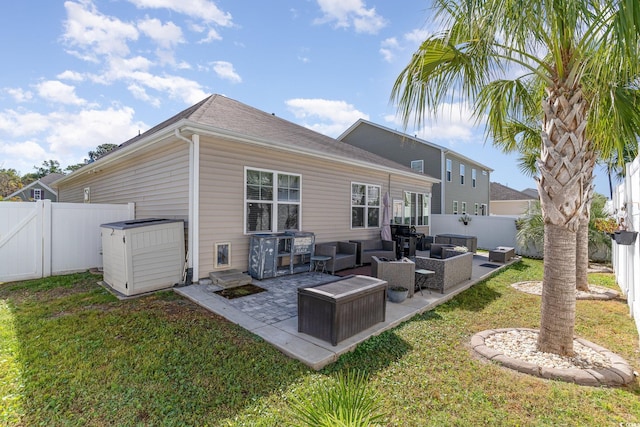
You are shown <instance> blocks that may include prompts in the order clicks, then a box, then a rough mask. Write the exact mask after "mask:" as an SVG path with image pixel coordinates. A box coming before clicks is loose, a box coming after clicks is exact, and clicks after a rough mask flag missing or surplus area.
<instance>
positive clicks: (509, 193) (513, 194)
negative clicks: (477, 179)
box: [490, 182, 537, 201]
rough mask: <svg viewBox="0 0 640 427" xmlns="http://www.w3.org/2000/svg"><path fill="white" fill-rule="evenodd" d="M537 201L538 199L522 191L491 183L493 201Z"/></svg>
mask: <svg viewBox="0 0 640 427" xmlns="http://www.w3.org/2000/svg"><path fill="white" fill-rule="evenodd" d="M536 199H537V197H534V196H532V195H530V194H527V193H523V192H522V191H518V190H514V189H513V188H510V187H507V186H506V185H502V184H498V183H497V182H492V183H491V190H490V200H491V201H496V200H497V201H500V200H536Z"/></svg>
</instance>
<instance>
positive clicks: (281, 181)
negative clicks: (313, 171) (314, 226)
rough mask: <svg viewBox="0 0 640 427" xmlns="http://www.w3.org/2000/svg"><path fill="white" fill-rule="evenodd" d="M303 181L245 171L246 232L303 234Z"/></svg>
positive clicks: (283, 174)
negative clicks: (300, 231)
mask: <svg viewBox="0 0 640 427" xmlns="http://www.w3.org/2000/svg"><path fill="white" fill-rule="evenodd" d="M301 191H302V186H301V177H300V175H297V174H290V173H286V172H276V171H269V170H260V169H248V168H246V169H245V193H246V194H245V206H246V210H245V232H247V233H255V232H265V231H271V232H275V231H285V230H300V196H301Z"/></svg>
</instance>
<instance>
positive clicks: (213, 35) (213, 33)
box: [198, 28, 222, 43]
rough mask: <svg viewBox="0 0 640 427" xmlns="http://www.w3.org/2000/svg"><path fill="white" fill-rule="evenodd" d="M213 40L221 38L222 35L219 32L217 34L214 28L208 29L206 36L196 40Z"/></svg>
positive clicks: (203, 41)
mask: <svg viewBox="0 0 640 427" xmlns="http://www.w3.org/2000/svg"><path fill="white" fill-rule="evenodd" d="M215 40H222V37H221V36H220V34H218V32H217V31H216V30H214V29H213V28H211V29H209V32H208V33H207V37H205V38H203V39H201V40H198V43H209V42H212V41H215Z"/></svg>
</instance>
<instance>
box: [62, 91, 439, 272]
mask: <svg viewBox="0 0 640 427" xmlns="http://www.w3.org/2000/svg"><path fill="white" fill-rule="evenodd" d="M438 182H439V180H437V179H435V178H432V177H429V176H426V175H423V174H418V173H415V172H414V171H412V170H411V168H409V167H408V166H403V165H400V164H398V163H395V162H393V161H390V160H387V159H385V158H382V157H380V156H377V155H375V154H373V153H370V152H368V151H365V150H362V149H359V148H357V147H353V146H350V145H347V144H343V143H341V142H339V141H337V140H336V139H333V138H330V137H328V136H325V135H322V134H319V133H317V132H314V131H312V130H310V129H307V128H304V127H302V126H299V125H296V124H294V123H291V122H289V121H286V120H283V119H281V118H279V117H276V116H275V115H273V114H269V113H266V112H263V111H260V110H257V109H255V108H253V107H250V106H248V105H245V104H242V103H240V102H237V101H235V100H232V99H229V98H226V97H224V96H221V95H212V96H210V97H208V98H206V99H204V100H203V101H201V102H199V103H198V104H196V105H193V106H192V107H190V108H187V109H186V110H184V111H182V112H180V113H178V114H177V115H175V116H173V117H171V118H169V119H168V120H166V121H164V122H162V123H160V124H158V125H157V126H155V127H153V128H151V129H149V130H148V131H146V132H144V133H143V134H141V135H139V136H136V137H135V138H133V139H131V140H129V141H126V142H124V143H123V144H121V145H120V146H119V147H118V148H116V149H115V150H113V151H111V152H109V153H108V154H106V155H104V156H103V157H101V158H100V159H98V160H97V161H95V162H93V163H91V164H88V165H86V166H84V167H82V168H81V169H79V170H77V171H75V172H73V173H71V174H69V175H67V176H65V177H64V178H63V179H61V180H60V181H58V182H57V188H58V195H59V200H60V201H62V202H80V203H81V202H85V203H129V202H134V203H135V211H136V214H135V216H136V218H167V219H182V220H184V221H185V224H186V232H187V235H186V237H187V239H186V241H187V242H188V244H187V249H188V254H189V256H188V258H189V261H188V264H189V267H191V268H192V269H193V278H194V279H197V278H203V277H207V276H208V274H209V272H211V271H216V270H225V269H230V268H234V269H239V270H241V271H246V270H247V268H248V255H249V240H250V238H249V237H250V236H251V235H252V234H258V233H272V232H281V231H285V230H300V231H305V232H312V233H314V234H315V237H316V242H325V241H336V240H350V239H364V238H375V237H379V236H380V231H381V225H382V223H381V221H382V208H383V206H382V200H383V196H384V194H385V193H386V192H389V193H390V197H391V198H392V199H394V200H405V199H406V197H405V195H406V194H407V193H408V194H413V193H420V194H425V193H427V194H428V193H429V192H430V191H431V187H432V185H433V184H435V183H438ZM409 199H411V198H409ZM403 211H404V212H405V214H406V215H412V212H415V211H412V210H411V207H410V206H409V207H407V209H403ZM425 215H428V213H425ZM423 222H425V223H426V224H428V222H429V218H428V217H426V218H425V220H424V221H423ZM422 230H423V231H424V232H426V233H428V225H426V226H424V227H423V228H422ZM217 245H226V247H227V248H228V249H229V254H230V257H229V259H228V261H227V262H226V264H224V265H218V260H216V259H214V253H216V246H217Z"/></svg>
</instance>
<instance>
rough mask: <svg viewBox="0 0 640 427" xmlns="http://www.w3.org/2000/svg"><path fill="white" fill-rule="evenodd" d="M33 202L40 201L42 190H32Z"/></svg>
mask: <svg viewBox="0 0 640 427" xmlns="http://www.w3.org/2000/svg"><path fill="white" fill-rule="evenodd" d="M33 200H42V189H41V188H34V189H33Z"/></svg>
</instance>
